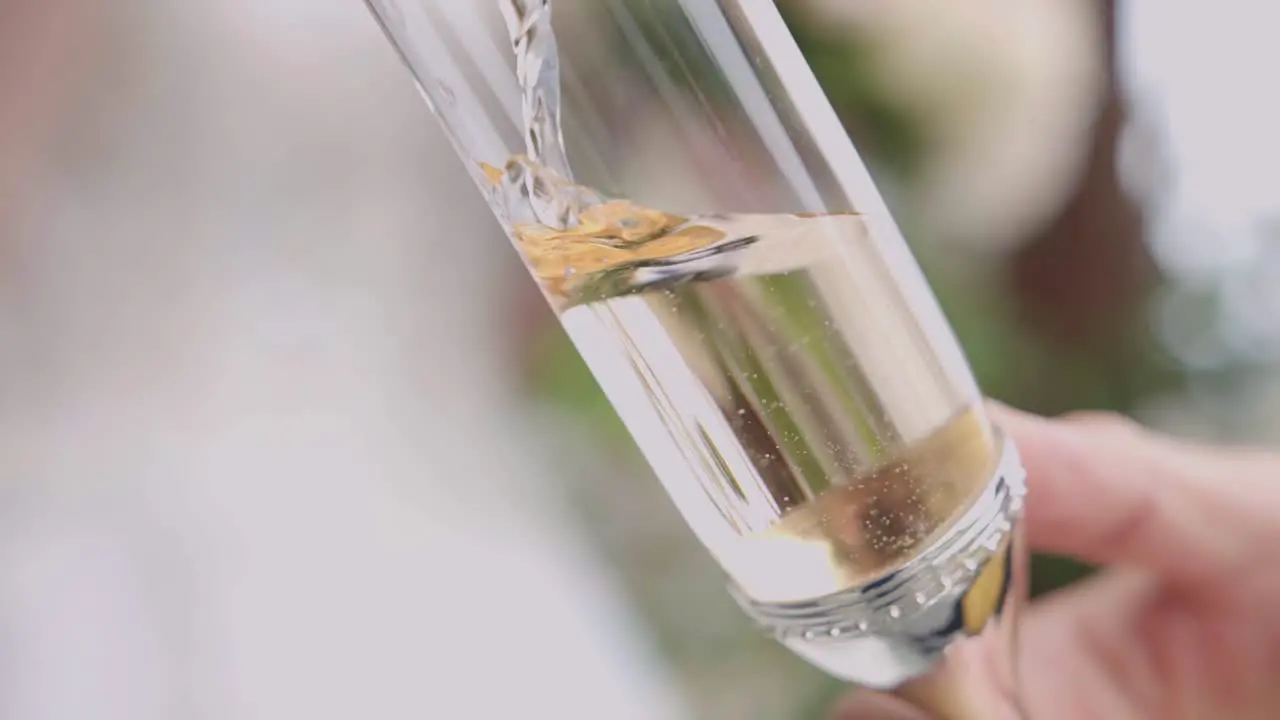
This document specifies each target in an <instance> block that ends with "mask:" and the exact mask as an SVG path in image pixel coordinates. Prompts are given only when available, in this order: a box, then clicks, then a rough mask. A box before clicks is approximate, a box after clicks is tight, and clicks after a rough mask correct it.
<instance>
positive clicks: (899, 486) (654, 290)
mask: <svg viewBox="0 0 1280 720" xmlns="http://www.w3.org/2000/svg"><path fill="white" fill-rule="evenodd" d="M503 7H504V13H505V16H506V18H507V22H508V28H509V30H510V31H511V39H512V46H513V48H514V51H515V53H516V57H517V74H518V76H519V79H520V83H521V86H522V88H523V90H524V97H523V99H522V107H523V112H524V119H525V123H526V146H527V157H525V156H522V157H516V158H513V159H512V160H511V161H510V162H508V163H507V164H506V165H505V167H502V168H498V167H493V166H488V165H485V166H483V167H482V169H483V171H484V173H485V176H486V177H488V178H489V181H490V201H491V204H492V205H493V207H494V209H495V212H497V214H498V215H499V217H500V218H501V219H502V220H503V222H504V224H505V225H506V227H507V230H508V232H509V233H510V235H511V236H512V238H513V239H514V241H515V242H516V244H517V246H518V248H519V249H520V251H521V253H522V254H523V256H524V258H525V260H526V262H527V263H528V265H529V267H530V268H531V270H532V271H533V273H534V275H535V276H536V277H537V278H538V280H539V282H540V283H541V285H542V287H543V289H544V292H545V293H546V295H547V296H548V298H549V299H550V301H551V303H552V304H553V306H554V307H555V309H556V310H557V312H558V313H559V316H560V319H561V322H562V323H563V325H564V327H565V329H566V330H567V331H568V333H569V335H570V337H571V338H572V340H573V341H574V343H575V345H576V347H577V348H578V350H579V352H580V353H581V354H582V355H583V357H584V359H585V360H586V362H587V364H588V366H589V367H590V368H591V370H592V372H593V374H594V375H595V377H596V379H597V380H598V382H599V383H600V385H601V387H602V388H603V390H604V391H605V393H606V394H607V395H608V396H609V399H610V401H611V402H612V404H613V406H614V407H615V409H616V410H617V411H618V413H619V414H620V416H621V417H622V419H623V421H624V422H625V423H626V425H627V427H628V429H629V430H630V431H631V433H632V434H633V436H634V437H635V439H636V441H637V443H638V444H639V446H640V448H641V450H642V451H643V452H644V454H645V456H646V458H647V459H648V460H649V462H650V464H651V465H652V466H653V467H654V469H655V471H656V473H657V474H658V476H659V478H660V479H661V480H662V482H663V483H664V485H665V487H666V489H667V491H668V492H669V494H670V495H671V497H672V498H673V500H674V501H675V502H676V504H677V505H678V507H679V509H680V510H681V512H682V514H683V515H684V516H685V518H686V519H687V520H688V522H689V523H690V525H691V527H692V528H693V530H694V531H695V532H696V533H697V534H698V536H699V538H700V539H701V540H702V541H703V542H704V544H706V545H707V547H708V548H709V549H710V550H711V552H712V553H713V554H714V555H715V556H716V557H717V559H718V560H719V561H720V562H721V564H722V565H723V566H724V567H725V569H726V570H727V571H728V572H729V574H730V575H731V576H732V577H733V578H734V579H735V580H736V581H737V583H738V584H739V585H740V586H741V587H742V588H743V589H744V590H745V591H747V592H748V593H749V594H751V595H752V596H753V597H755V598H756V599H757V600H763V601H785V600H798V599H804V598H812V597H818V596H821V595H825V594H829V593H832V592H836V591H839V590H843V589H846V588H849V587H852V586H855V585H858V584H860V583H864V582H867V581H869V580H871V579H874V578H875V577H877V576H879V575H882V574H883V573H885V572H887V571H889V570H892V569H893V568H894V567H895V566H897V565H899V564H901V563H902V562H904V561H906V560H908V559H910V557H912V556H913V555H914V554H915V553H917V552H918V551H919V550H920V549H922V548H923V547H924V546H925V545H926V544H927V543H928V541H929V540H930V539H931V538H933V537H934V536H936V535H937V534H938V533H939V532H941V531H942V530H944V529H945V528H946V527H947V526H948V525H949V524H950V522H951V521H952V520H954V519H955V518H956V517H958V516H959V515H960V514H961V513H963V512H964V510H965V509H967V508H968V506H969V505H970V504H971V502H972V499H973V498H974V497H976V496H977V494H978V493H979V492H980V491H981V489H982V488H983V487H984V486H985V485H986V484H987V482H988V481H989V479H990V477H991V473H992V471H993V468H994V464H995V457H994V451H993V440H992V437H991V433H990V430H989V427H988V425H987V423H986V420H985V417H984V416H983V414H982V410H981V407H980V406H979V405H978V404H977V402H976V393H975V392H973V389H972V384H971V381H970V380H968V377H967V374H965V370H966V369H964V368H961V369H960V372H961V375H963V377H958V376H957V375H956V374H955V372H954V368H948V367H945V366H944V364H943V363H942V361H941V360H939V357H938V352H937V349H936V348H935V347H934V345H933V343H934V342H935V341H937V340H938V339H937V338H934V337H930V336H929V334H928V333H926V332H925V330H924V328H923V326H922V324H921V322H920V320H919V318H918V316H917V313H916V308H915V306H913V304H912V302H911V301H910V299H909V298H907V297H905V296H904V295H903V291H902V290H901V286H900V284H899V283H897V282H896V281H895V278H894V274H893V272H891V268H889V267H887V266H886V263H885V261H884V257H883V255H882V253H881V252H880V249H879V245H878V241H879V238H876V237H875V236H874V232H873V230H872V226H871V225H870V224H869V223H867V222H866V219H865V218H863V217H861V216H859V215H857V214H853V213H842V214H830V215H749V214H743V215H701V216H688V217H687V216H681V215H676V214H672V213H667V212H663V211H660V210H656V209H652V208H646V207H643V206H641V205H638V204H635V203H633V202H630V201H627V200H618V199H611V198H606V197H604V196H603V195H602V194H600V193H598V192H596V191H594V190H592V189H591V188H587V187H583V186H580V185H577V184H575V183H574V182H573V180H572V176H571V171H570V168H569V167H568V161H567V156H566V154H565V153H564V151H563V142H562V140H561V138H560V132H559V125H558V91H557V90H556V87H557V85H556V82H557V81H556V77H555V72H556V66H555V63H554V61H553V60H554V58H553V57H552V56H550V55H547V54H546V53H553V52H554V37H553V36H552V35H551V33H550V20H549V8H548V5H547V2H546V0H503ZM949 340H950V339H949V338H942V339H941V341H943V342H948V341H949Z"/></svg>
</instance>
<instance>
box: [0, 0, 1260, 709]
mask: <svg viewBox="0 0 1280 720" xmlns="http://www.w3.org/2000/svg"><path fill="white" fill-rule="evenodd" d="M778 5H779V7H780V8H781V9H782V11H783V13H784V15H785V17H786V19H787V21H788V24H789V25H790V26H791V29H792V31H793V33H794V34H795V36H796V37H797V39H798V40H799V42H800V44H801V46H802V49H803V51H804V52H805V54H806V56H807V57H808V59H809V60H810V63H811V64H812V66H813V68H814V70H815V72H816V74H817V76H818V79H819V81H820V82H821V83H822V84H823V86H824V88H825V89H826V91H827V92H828V94H829V96H830V98H831V99H832V101H833V104H834V105H835V107H836V109H837V111H838V113H839V114H840V116H841V119H842V120H843V121H844V123H845V125H846V127H847V129H848V130H849V132H850V134H851V135H852V136H853V138H854V140H855V142H856V143H857V144H858V146H859V148H860V150H861V152H862V154H863V156H864V158H865V159H866V161H867V162H868V164H869V165H870V166H871V168H872V172H873V174H874V175H875V177H876V178H877V182H878V183H879V184H880V185H881V187H882V189H883V190H884V191H885V193H886V196H887V199H888V200H889V203H890V205H891V206H892V207H893V209H894V211H895V214H896V216H897V218H898V220H899V222H900V224H901V225H902V226H903V229H904V231H905V233H906V235H907V236H908V237H909V238H910V240H911V242H912V245H913V250H914V251H915V253H916V255H917V257H918V258H919V260H920V261H921V263H922V265H923V266H924V267H925V270H926V273H927V275H928V276H929V278H930V280H931V282H932V283H933V285H934V288H935V290H936V291H937V293H938V295H939V297H940V298H941V300H942V302H943V305H944V307H945V309H946V312H947V314H948V316H949V318H950V319H951V321H952V323H953V324H954V326H955V327H956V330H957V332H958V334H959V336H960V339H961V341H962V343H963V345H964V347H965V349H966V351H967V352H968V354H969V357H970V359H971V361H972V363H973V365H974V369H975V371H976V373H977V375H978V377H979V380H980V382H981V383H982V385H983V387H984V389H986V390H987V391H988V392H989V393H990V394H991V395H993V396H995V397H998V398H1001V399H1003V400H1005V401H1007V402H1010V403H1012V404H1014V405H1018V406H1021V407H1025V408H1028V409H1031V410H1035V411H1038V412H1043V413H1058V412H1063V411H1067V410H1071V409H1074V408H1107V409H1115V410H1120V411H1123V412H1126V413H1130V414H1133V415H1136V416H1137V417H1139V418H1140V419H1142V420H1143V421H1144V422H1146V423H1148V424H1151V425H1153V426H1156V427H1160V428H1163V429H1166V430H1169V431H1171V432H1175V433H1178V434H1182V435H1187V436H1195V437H1202V438H1210V439H1216V440H1223V441H1232V442H1249V443H1260V444H1268V445H1273V446H1275V445H1280V190H1278V188H1280V140H1277V138H1276V134H1275V128H1277V127H1280V103H1276V102H1275V100H1274V98H1273V97H1272V96H1271V95H1272V93H1270V92H1268V91H1266V89H1265V88H1266V87H1269V86H1271V84H1273V83H1270V82H1269V81H1270V78H1269V77H1268V75H1269V72H1268V71H1269V69H1270V68H1274V67H1277V65H1278V64H1280V48H1278V47H1276V45H1275V43H1274V42H1271V40H1270V38H1269V37H1267V35H1268V34H1269V29H1270V28H1273V27H1275V20H1276V19H1277V14H1278V13H1280V11H1276V10H1274V9H1271V8H1270V7H1269V6H1268V5H1266V4H1265V3H1250V2H1245V0H1230V1H1228V2H1221V3H1217V4H1214V5H1213V7H1212V8H1208V7H1207V6H1204V5H1203V4H1200V3H1191V2H1165V3H1160V4H1158V5H1157V4H1155V3H1141V2H1134V1H1129V2H1125V1H1124V0H1115V1H1111V0H970V2H965V3H955V2H948V1H947V0H911V1H910V2H903V1H902V0H860V1H859V2H847V1H846V0H779V2H778ZM461 173H462V166H461V164H460V163H459V162H458V160H457V159H456V157H455V156H454V154H453V153H452V151H451V150H450V149H449V148H448V146H447V143H446V141H445V139H444V137H443V136H442V134H441V132H440V130H439V129H438V126H437V124H436V123H435V121H434V120H433V119H432V118H431V117H430V115H429V114H428V113H427V111H426V108H425V106H424V105H423V104H422V103H421V101H420V99H419V97H418V95H417V94H416V92H415V91H414V89H413V86H412V83H411V82H410V80H409V76H408V74H407V73H406V72H404V70H402V68H401V67H400V66H399V64H398V62H397V61H396V58H395V56H394V54H393V53H392V51H391V48H390V46H389V45H388V44H387V43H386V42H385V40H383V38H382V36H381V34H380V33H379V32H378V30H377V28H376V26H375V25H374V23H373V21H372V20H371V19H370V18H369V17H368V14H367V12H366V11H365V9H364V7H363V6H362V4H361V3H360V2H357V0H305V1H304V0H210V1H209V2H204V3H165V2H160V1H159V0H116V2H112V3H103V2H95V1H94V0H5V1H4V2H0V718H2V719H3V720H37V719H38V720H45V719H53V718H58V719H62V718H81V717H94V718H122V719H123V718H129V719H130V720H144V719H146V718H235V719H240V718H259V717H262V718H266V717H271V718H277V717H307V718H312V719H322V718H347V717H353V716H355V717H358V716H370V717H375V716H376V717H380V718H411V717H412V718H424V717H442V718H499V717H561V718H597V717H609V718H654V719H656V718H681V719H683V718H712V719H720V718H726V719H727V718H734V719H750V718H798V719H801V720H804V719H808V718H813V719H815V720H816V719H817V718H821V717H824V714H825V709H826V706H827V704H828V703H829V702H830V700H831V699H832V698H833V697H835V696H836V695H837V694H839V693H840V692H842V691H843V688H842V687H840V686H839V685H838V684H836V683H834V682H833V681H830V680H828V679H826V678H824V677H823V676H821V675H820V674H819V673H818V672H817V671H815V670H813V669H811V668H809V667H807V666H805V665H804V664H802V663H801V662H800V661H799V660H797V659H795V658H793V657H791V656H790V655H789V654H787V653H786V652H784V651H782V650H781V649H780V648H777V647H775V646H774V645H773V643H772V642H771V641H769V640H767V639H766V638H763V637H761V636H760V635H759V634H758V633H757V632H755V631H754V630H753V629H752V628H751V627H750V626H749V625H748V624H747V622H746V620H745V619H744V618H743V617H741V616H740V614H739V612H738V611H737V609H736V608H735V607H734V606H733V604H732V602H731V600H730V599H729V598H728V597H727V595H725V594H724V592H723V588H722V585H723V581H722V579H721V576H720V575H719V574H718V571H717V570H716V569H715V568H714V567H713V566H712V563H711V561H710V560H709V559H708V558H707V557H706V556H705V554H704V553H703V551H702V550H701V549H700V548H698V547H697V546H696V544H695V543H694V542H693V540H692V537H691V536H690V534H689V533H688V531H687V530H686V529H685V527H684V525H683V523H682V521H681V520H680V519H679V518H678V517H677V516H676V514H675V511H674V509H673V508H672V507H671V506H670V503H669V501H668V500H667V499H666V497H665V495H664V494H663V493H662V491H661V489H660V487H659V485H658V484H657V483H656V482H655V481H654V480H653V478H652V476H651V473H650V471H649V470H648V469H647V467H646V466H645V465H644V464H643V462H642V461H641V460H640V459H639V457H638V454H637V453H636V451H635V450H634V448H633V447H632V446H631V445H630V443H629V441H628V440H627V438H626V436H625V435H624V433H623V432H622V430H621V427H620V425H619V423H618V422H617V421H616V419H615V418H614V417H613V414H612V411H611V410H610V409H609V407H608V405H607V404H606V403H605V402H604V400H603V398H602V396H601V395H600V394H599V391H598V390H597V388H596V387H595V385H594V383H593V382H592V381H591V379H590V378H589V377H588V376H587V374H586V372H585V369H584V368H583V366H582V364H581V363H580V361H579V360H578V359H577V357H576V355H575V354H574V353H573V351H572V349H571V348H570V347H569V345H568V343H567V341H566V340H565V338H564V336H563V334H562V333H561V331H560V330H559V328H558V326H557V325H556V323H555V321H554V318H553V317H552V315H551V314H550V312H549V311H548V310H546V309H544V307H543V305H542V304H541V302H540V301H538V302H531V298H532V299H534V300H536V297H535V295H536V293H535V291H534V288H533V285H532V283H531V282H530V281H528V279H527V277H526V275H525V274H524V271H523V270H522V269H521V268H520V267H519V264H518V261H517V259H516V255H515V253H513V252H511V250H510V248H509V247H508V244H507V242H506V240H505V239H503V237H502V235H501V232H500V231H499V229H498V226H497V224H496V223H495V222H494V221H493V220H492V218H491V217H490V215H489V213H488V210H487V208H486V207H485V206H484V204H483V202H482V201H481V198H480V197H479V194H478V193H476V192H475V191H474V190H473V189H472V187H471V186H470V185H469V184H468V183H465V182H462V174H461ZM1036 562H1037V566H1036V584H1037V589H1038V591H1041V592H1043V591H1047V590H1049V589H1052V588H1053V587H1056V586H1060V585H1062V584H1065V583H1068V582H1071V581H1072V580H1073V579H1075V578H1077V577H1079V576H1080V575H1081V574H1082V573H1085V572H1087V569H1086V568H1081V567H1077V566H1075V565H1073V564H1071V563H1068V562H1065V561H1061V560H1057V559H1054V558H1037V561H1036Z"/></svg>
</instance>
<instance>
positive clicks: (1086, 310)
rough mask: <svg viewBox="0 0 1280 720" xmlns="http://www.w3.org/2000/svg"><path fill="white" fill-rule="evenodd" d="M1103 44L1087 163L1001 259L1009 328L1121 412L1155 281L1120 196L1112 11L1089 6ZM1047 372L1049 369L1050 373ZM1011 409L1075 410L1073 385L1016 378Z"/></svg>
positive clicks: (1120, 99)
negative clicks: (1075, 369) (1009, 295)
mask: <svg viewBox="0 0 1280 720" xmlns="http://www.w3.org/2000/svg"><path fill="white" fill-rule="evenodd" d="M1095 5H1096V8H1097V12H1098V13H1100V15H1101V17H1102V23H1103V27H1104V28H1105V30H1106V34H1105V45H1104V48H1105V49H1104V52H1105V68H1106V84H1105V88H1106V94H1105V101H1104V104H1103V107H1102V111H1101V113H1100V114H1099V117H1098V120H1097V123H1096V125H1095V127H1094V131H1093V139H1092V142H1091V146H1090V149H1089V156H1088V163H1087V165H1086V168H1085V172H1084V173H1083V175H1082V176H1081V177H1080V181H1079V183H1078V184H1077V186H1076V188H1075V190H1074V191H1073V192H1072V193H1071V196H1070V198H1069V199H1068V200H1067V202H1066V204H1065V205H1064V206H1063V208H1062V210H1061V211H1060V212H1059V213H1058V215H1057V217H1056V218H1055V219H1054V220H1053V221H1052V222H1051V223H1050V224H1049V226H1048V227H1046V228H1045V230H1044V231H1043V232H1041V233H1038V234H1037V235H1036V236H1035V237H1034V238H1033V239H1031V241H1030V242H1028V243H1026V244H1024V245H1022V246H1021V247H1020V248H1019V249H1018V251H1017V252H1015V254H1014V255H1013V257H1012V258H1010V260H1009V263H1010V273H1009V280H1010V284H1011V287H1012V290H1013V298H1014V300H1015V302H1016V303H1017V305H1018V318H1019V320H1020V321H1021V322H1022V324H1023V325H1025V326H1026V329H1027V331H1028V332H1029V333H1030V334H1032V335H1033V336H1037V337H1039V338H1041V339H1042V340H1044V341H1045V342H1046V344H1047V346H1048V347H1047V349H1048V351H1049V355H1050V356H1051V357H1054V358H1057V359H1058V361H1060V362H1063V363H1071V364H1078V365H1083V366H1084V368H1083V369H1084V371H1085V373H1084V374H1086V375H1089V376H1094V377H1097V376H1099V375H1101V376H1103V377H1104V379H1103V384H1104V385H1105V386H1106V390H1105V391H1104V392H1100V393H1088V394H1087V395H1085V397H1088V396H1093V397H1095V398H1097V399H1099V400H1100V401H1101V402H1102V404H1105V405H1108V406H1110V407H1112V408H1114V409H1124V408H1125V407H1127V406H1129V405H1130V404H1131V403H1132V402H1133V401H1134V400H1135V399H1136V398H1137V395H1138V394H1139V392H1140V391H1141V390H1140V388H1138V387H1136V384H1137V383H1138V382H1140V379H1139V378H1140V377H1141V376H1149V374H1148V373H1146V372H1145V370H1146V369H1147V368H1146V366H1147V365H1148V364H1149V362H1150V357H1149V356H1150V355H1151V353H1152V352H1153V347H1154V344H1153V341H1152V338H1151V336H1150V332H1149V326H1148V323H1147V322H1146V318H1145V316H1144V312H1145V308H1146V299H1147V298H1148V297H1149V295H1150V292H1151V290H1152V288H1153V287H1154V285H1155V282H1156V280H1157V277H1156V272H1155V264H1154V262H1153V260H1152V258H1151V255H1150V253H1149V252H1148V250H1147V246H1146V243H1145V241H1144V218H1143V212H1142V209H1141V208H1140V207H1139V206H1138V205H1137V203H1135V202H1134V200H1133V199H1131V198H1130V197H1129V196H1128V195H1127V194H1126V192H1125V191H1124V189H1123V188H1122V187H1121V183H1120V179H1119V173H1118V170H1117V162H1116V161H1117V147H1118V145H1119V140H1120V136H1121V133H1122V131H1123V130H1124V128H1125V125H1126V122H1127V100H1126V98H1125V97H1124V94H1123V92H1122V90H1121V87H1120V82H1119V78H1118V68H1117V62H1116V44H1117V33H1116V2H1115V0H1096V2H1095ZM1049 369H1050V370H1052V368H1049ZM1024 382H1025V383H1027V386H1026V387H1024V388H1021V392H1020V395H1022V397H1020V398H1019V400H1021V401H1022V404H1023V405H1024V406H1027V407H1030V408H1031V409H1034V410H1037V411H1040V412H1046V413H1058V412H1063V411H1066V410H1070V409H1072V408H1074V407H1077V406H1078V405H1079V403H1080V402H1081V399H1082V395H1081V392H1080V388H1079V384H1078V383H1076V382H1065V383H1062V382H1044V377H1043V376H1040V377H1027V378H1024Z"/></svg>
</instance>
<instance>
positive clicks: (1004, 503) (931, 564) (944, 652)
mask: <svg viewBox="0 0 1280 720" xmlns="http://www.w3.org/2000/svg"><path fill="white" fill-rule="evenodd" d="M1000 442H1001V445H1002V450H1001V459H1000V462H999V463H998V464H997V466H996V470H995V473H994V475H993V476H992V479H991V482H990V483H989V484H988V486H987V487H986V489H985V490H984V491H983V493H982V495H981V496H980V497H979V498H978V499H977V501H975V503H974V504H973V506H972V507H971V508H970V509H969V510H968V511H967V512H966V513H965V515H963V516H962V517H961V518H960V520H959V521H957V522H956V523H955V525H954V526H953V527H952V528H951V529H950V530H949V531H948V532H947V533H946V534H945V535H944V536H943V537H941V538H939V539H938V540H936V541H935V542H934V543H932V544H931V545H929V546H928V547H927V548H926V549H924V550H923V551H922V552H921V553H919V554H918V555H916V556H915V557H914V558H912V559H911V560H910V561H909V562H907V563H904V564H903V565H902V566H901V567H899V568H898V569H896V570H894V571H893V572H891V573H889V574H887V575H885V576H883V577H881V578H879V579H877V580H875V581H874V582H871V583H867V584H865V585H863V586H860V587H857V588H852V589H849V590H846V591H843V592H840V593H835V594H833V595H828V596H825V597H821V598H816V599H812V600H806V601H801V602H791V603H762V602H757V601H755V600H752V599H751V598H750V597H747V596H746V595H745V594H744V593H742V592H741V591H740V590H738V589H736V588H731V591H732V592H733V594H734V596H735V597H736V598H737V599H738V601H739V603H740V604H741V605H742V607H743V609H744V610H745V611H746V612H747V613H748V614H749V615H751V616H752V617H753V618H754V619H755V620H756V621H757V622H758V623H759V624H760V625H762V626H763V627H765V628H766V629H767V630H769V631H770V632H772V633H773V634H774V635H775V637H777V639H778V640H779V641H780V642H781V643H783V644H784V645H786V646H787V647H788V648H790V649H791V650H792V651H793V652H795V653H796V654H797V655H799V656H801V657H802V658H804V659H805V660H807V661H809V662H810V663H812V664H814V665H816V666H817V667H819V668H821V669H822V670H824V671H826V672H827V673H829V674H831V675H833V676H835V677H838V678H841V679H844V680H847V681H849V682H853V683H857V684H859V685H862V686H865V687H869V688H874V689H878V690H886V691H895V692H898V693H899V694H901V695H903V696H904V697H908V698H909V699H911V700H912V701H913V702H915V703H917V704H920V705H926V706H928V707H930V709H932V710H933V711H934V712H935V713H937V712H939V711H940V710H942V709H943V708H942V707H941V706H942V705H945V706H947V708H950V709H949V710H948V712H947V713H946V714H944V717H953V718H965V717H971V716H972V715H970V714H968V713H963V712H959V711H960V709H961V706H962V705H968V704H972V702H975V701H973V700H966V699H963V698H962V697H961V695H962V694H963V693H964V692H965V688H964V686H965V685H967V684H968V683H967V681H966V680H964V677H965V674H966V673H973V672H974V669H973V668H971V667H968V666H970V665H972V664H974V663H980V664H981V665H982V668H981V669H982V672H984V673H987V675H988V677H984V678H983V680H982V682H983V684H987V685H989V684H990V683H991V681H992V680H995V681H996V684H997V685H1001V686H1004V687H1002V688H999V689H998V692H999V693H1000V694H1002V695H1005V696H1006V697H1005V698H1004V701H1005V703H1006V704H1007V703H1009V702H1010V701H1011V699H1012V697H1013V694H1014V693H1015V691H1016V686H1017V683H1016V678H1015V677H1014V672H1013V667H1014V662H1013V661H1014V658H1013V655H1014V642H1013V636H1014V632H1015V630H1016V627H1015V626H1016V607H1017V606H1018V605H1020V604H1022V603H1023V602H1025V598H1026V594H1027V564H1028V563H1027V553H1026V548H1025V547H1024V543H1023V541H1022V538H1021V525H1020V522H1019V521H1020V520H1021V516H1022V508H1023V501H1024V497H1025V495H1026V471H1025V470H1024V469H1023V467H1022V462H1021V459H1020V458H1019V455H1018V452H1017V448H1016V447H1015V446H1014V444H1013V443H1012V442H1011V441H1009V440H1007V439H1004V438H1001V439H1000ZM988 653H990V655H988ZM969 654H981V655H982V657H980V658H975V659H974V660H972V661H970V660H969V659H967V658H966V655H969ZM992 655H993V656H994V657H992ZM992 670H994V671H995V672H994V675H993V676H992V673H991V671H992ZM974 682H977V681H976V680H975V681H974ZM988 689H989V688H988ZM1015 704H1016V703H1015ZM957 713H959V714H957ZM978 717H981V715H978Z"/></svg>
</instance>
